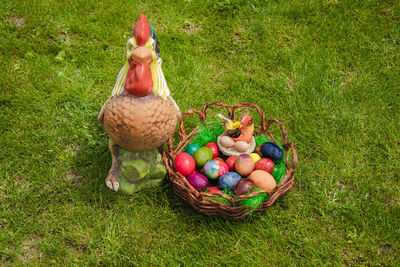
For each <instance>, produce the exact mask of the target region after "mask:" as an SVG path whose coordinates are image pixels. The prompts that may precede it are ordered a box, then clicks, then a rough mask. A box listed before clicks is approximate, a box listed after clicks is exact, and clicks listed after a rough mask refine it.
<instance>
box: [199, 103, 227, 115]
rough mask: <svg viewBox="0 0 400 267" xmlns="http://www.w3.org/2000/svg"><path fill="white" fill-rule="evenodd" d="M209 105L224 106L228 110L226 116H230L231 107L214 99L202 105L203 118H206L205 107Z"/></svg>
mask: <svg viewBox="0 0 400 267" xmlns="http://www.w3.org/2000/svg"><path fill="white" fill-rule="evenodd" d="M209 106H220V107H225V108H226V110H227V111H228V117H231V114H232V111H231V107H230V106H228V105H227V104H224V103H222V102H220V101H214V102H208V103H207V104H205V105H204V107H203V116H204V119H207V109H208V107H209Z"/></svg>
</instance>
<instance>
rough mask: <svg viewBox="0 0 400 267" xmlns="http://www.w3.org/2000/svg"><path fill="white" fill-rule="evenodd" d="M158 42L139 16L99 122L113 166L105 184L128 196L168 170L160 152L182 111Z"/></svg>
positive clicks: (156, 181) (149, 184)
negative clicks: (106, 135) (173, 93)
mask: <svg viewBox="0 0 400 267" xmlns="http://www.w3.org/2000/svg"><path fill="white" fill-rule="evenodd" d="M159 52H160V49H159V43H158V40H157V37H156V34H155V33H154V31H153V28H152V27H151V26H150V25H149V23H148V21H147V18H146V17H145V16H144V15H140V16H139V19H138V21H137V23H136V25H135V27H134V30H133V34H132V36H131V37H130V38H129V40H128V42H127V44H126V62H125V65H124V66H123V67H122V69H121V71H120V73H119V74H118V77H117V81H116V83H115V85H114V89H113V90H112V93H111V97H110V98H109V99H108V100H107V101H106V103H105V104H104V105H103V107H102V108H101V110H100V113H99V116H98V121H99V122H100V123H101V124H102V125H103V126H104V129H105V130H106V132H107V133H108V135H109V149H110V151H111V157H112V165H111V169H110V171H109V175H108V177H107V178H106V181H105V182H106V185H107V187H109V188H110V189H112V190H114V191H123V192H125V193H128V194H131V193H134V192H136V191H139V190H140V189H142V188H144V187H153V186H156V185H159V184H160V183H161V182H162V181H163V179H164V177H165V175H166V169H165V166H164V164H163V161H162V159H161V155H160V152H159V150H158V149H160V147H161V146H162V145H163V144H165V143H166V142H167V141H168V139H169V137H170V136H171V135H172V134H173V132H174V130H175V126H176V124H177V122H178V120H179V119H180V116H181V113H180V111H179V108H178V106H177V105H176V103H175V101H174V100H173V99H172V97H171V95H170V92H169V88H168V86H167V83H166V80H165V77H164V74H163V72H162V69H161V62H162V61H161V58H160V57H159Z"/></svg>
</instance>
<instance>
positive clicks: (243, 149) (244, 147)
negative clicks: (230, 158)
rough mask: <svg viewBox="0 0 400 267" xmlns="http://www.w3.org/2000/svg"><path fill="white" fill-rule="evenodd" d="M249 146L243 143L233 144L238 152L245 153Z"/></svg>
mask: <svg viewBox="0 0 400 267" xmlns="http://www.w3.org/2000/svg"><path fill="white" fill-rule="evenodd" d="M249 146H250V144H248V143H246V142H245V141H237V142H236V143H235V146H234V147H235V149H236V150H237V151H239V152H246V151H247V149H249Z"/></svg>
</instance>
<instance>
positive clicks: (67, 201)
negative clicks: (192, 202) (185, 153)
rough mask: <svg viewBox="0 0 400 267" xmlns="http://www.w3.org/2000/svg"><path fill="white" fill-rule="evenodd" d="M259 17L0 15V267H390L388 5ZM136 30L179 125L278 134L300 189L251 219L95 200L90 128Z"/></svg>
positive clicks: (396, 21)
mask: <svg viewBox="0 0 400 267" xmlns="http://www.w3.org/2000/svg"><path fill="white" fill-rule="evenodd" d="M259 2H261V1H241V0H231V1H228V0H226V1H221V2H220V3H214V2H212V1H190V0H188V1H185V2H181V3H175V2H172V1H171V2H166V1H158V0H155V1H149V2H142V1H104V2H103V1H101V2H99V3H98V1H1V2H0V18H1V19H0V60H1V65H0V71H1V76H0V90H1V94H0V131H1V133H0V147H1V150H0V265H26V264H31V265H36V264H41V265H49V264H57V265H58V264H62V265H74V264H78V265H80V264H87V265H106V266H108V265H126V264H133V263H137V264H139V263H140V264H141V265H149V264H151V265H168V266H170V265H183V264H185V263H186V264H187V265H199V266H204V265H222V264H223V265H238V264H241V265H244V266H247V265H266V264H268V265H277V264H282V265H289V264H298V265H320V264H332V265H342V264H346V265H393V266H396V265H397V266H398V265H400V256H399V251H400V193H399V192H400V174H399V170H400V137H399V136H400V134H399V133H400V47H399V42H400V5H399V2H397V1H394V0H393V1H378V0H377V1H369V0H366V1H344V0H343V1H341V0H330V1H328V0H326V1H311V0H310V1H295V2H293V1H289V0H281V1H268V2H267V3H265V4H260V3H259ZM140 13H144V14H146V15H147V17H148V19H149V21H150V23H151V24H153V26H154V28H155V31H156V33H157V36H158V38H159V41H160V43H161V57H162V58H163V70H164V73H165V75H166V78H167V81H168V84H169V86H170V89H171V92H172V95H173V97H174V99H175V100H176V102H177V103H178V104H179V106H180V108H181V109H182V110H188V109H189V108H200V107H201V106H202V105H203V104H204V103H205V102H208V101H214V100H221V101H223V102H225V103H227V104H230V105H233V104H237V103H239V102H241V101H251V102H254V103H257V104H258V105H259V106H260V107H261V108H262V109H263V110H265V111H266V113H267V118H280V119H282V120H283V121H284V124H285V126H286V129H287V131H288V132H289V139H290V140H291V141H293V142H295V144H296V149H297V151H298V154H299V165H298V167H297V168H296V174H295V186H294V189H293V191H292V192H291V193H290V194H288V195H287V196H286V197H284V198H283V199H281V200H279V201H278V202H277V203H275V205H274V206H272V207H271V208H270V209H269V210H268V211H267V212H266V213H265V214H264V215H261V216H254V217H252V218H249V219H247V220H245V221H242V222H234V221H229V220H224V219H221V218H216V217H203V216H201V215H199V214H197V213H196V212H195V211H194V210H193V209H192V208H191V207H190V206H189V205H188V204H186V203H184V202H183V201H182V200H181V199H179V198H178V197H177V196H175V195H174V194H173V193H172V190H171V186H170V184H166V185H164V186H163V187H161V188H158V189H156V190H147V191H142V192H139V193H137V194H135V195H133V196H125V195H120V194H115V193H113V192H112V191H111V190H109V189H108V188H106V186H105V184H104V178H105V177H106V175H107V172H108V169H109V167H110V164H111V157H110V153H109V151H108V148H107V135H106V133H105V131H104V130H103V129H102V127H101V126H100V125H99V124H98V123H97V122H96V117H97V114H98V111H99V109H100V107H101V106H102V104H103V103H104V101H105V100H106V99H107V97H108V96H109V94H110V92H111V89H112V87H113V85H114V82H115V79H116V76H117V74H118V72H119V70H120V68H121V67H122V65H123V63H124V53H125V51H124V47H125V43H126V40H127V39H128V37H129V35H130V32H131V29H132V26H133V25H134V23H135V22H136V19H137V17H138V15H139V14H140Z"/></svg>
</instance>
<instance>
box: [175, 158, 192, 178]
mask: <svg viewBox="0 0 400 267" xmlns="http://www.w3.org/2000/svg"><path fill="white" fill-rule="evenodd" d="M195 169H196V163H195V161H194V159H193V157H192V156H190V154H188V153H186V152H182V153H179V154H178V155H176V157H175V170H176V171H177V172H179V173H180V174H182V175H183V176H185V177H187V176H189V175H191V174H192V173H193V172H194V170H195Z"/></svg>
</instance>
